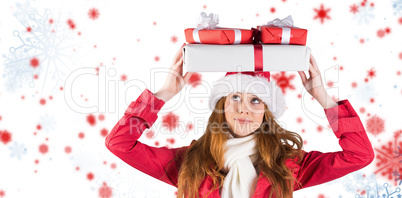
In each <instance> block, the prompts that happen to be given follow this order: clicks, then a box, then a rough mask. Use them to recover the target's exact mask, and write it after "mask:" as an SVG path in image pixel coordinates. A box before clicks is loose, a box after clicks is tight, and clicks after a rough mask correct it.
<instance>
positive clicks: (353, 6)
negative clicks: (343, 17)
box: [350, 4, 359, 14]
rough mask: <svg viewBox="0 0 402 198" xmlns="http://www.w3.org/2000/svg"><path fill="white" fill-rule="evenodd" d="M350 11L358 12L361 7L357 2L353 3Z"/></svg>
mask: <svg viewBox="0 0 402 198" xmlns="http://www.w3.org/2000/svg"><path fill="white" fill-rule="evenodd" d="M350 12H351V13H353V14H356V12H359V7H358V6H357V5H356V4H353V5H351V6H350Z"/></svg>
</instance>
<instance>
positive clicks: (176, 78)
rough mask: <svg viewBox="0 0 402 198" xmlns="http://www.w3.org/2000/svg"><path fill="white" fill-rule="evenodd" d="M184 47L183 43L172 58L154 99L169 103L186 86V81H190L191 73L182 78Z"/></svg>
mask: <svg viewBox="0 0 402 198" xmlns="http://www.w3.org/2000/svg"><path fill="white" fill-rule="evenodd" d="M185 45H186V43H184V44H183V45H182V46H181V48H180V49H179V51H177V53H176V55H175V56H174V58H173V62H172V66H170V69H169V73H168V75H167V78H166V80H165V83H164V85H163V86H162V88H161V89H159V91H157V92H156V93H155V94H154V95H155V97H157V98H159V99H161V100H163V101H164V102H167V101H169V100H170V99H171V98H173V96H175V95H176V94H178V93H179V92H180V91H181V89H183V87H184V86H185V85H186V84H187V82H188V79H190V77H191V75H192V74H193V72H187V73H186V74H185V75H184V76H183V51H182V48H183V47H184V46H185Z"/></svg>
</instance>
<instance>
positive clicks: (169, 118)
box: [162, 112, 179, 131]
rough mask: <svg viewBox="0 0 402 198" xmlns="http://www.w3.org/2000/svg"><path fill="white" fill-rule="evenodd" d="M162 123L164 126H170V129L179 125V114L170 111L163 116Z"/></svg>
mask: <svg viewBox="0 0 402 198" xmlns="http://www.w3.org/2000/svg"><path fill="white" fill-rule="evenodd" d="M162 124H163V126H164V127H166V128H168V129H169V130H170V131H171V130H173V129H174V128H176V127H177V126H179V116H178V115H176V114H174V113H172V112H169V113H168V114H166V115H164V116H163V117H162Z"/></svg>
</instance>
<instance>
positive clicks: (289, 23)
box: [267, 15, 293, 27]
mask: <svg viewBox="0 0 402 198" xmlns="http://www.w3.org/2000/svg"><path fill="white" fill-rule="evenodd" d="M267 25H273V26H277V27H293V19H292V15H289V16H288V17H286V18H284V19H282V20H281V19H278V18H276V19H274V20H272V21H269V22H268V23H267Z"/></svg>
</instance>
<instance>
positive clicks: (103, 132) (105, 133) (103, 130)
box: [101, 128, 109, 137]
mask: <svg viewBox="0 0 402 198" xmlns="http://www.w3.org/2000/svg"><path fill="white" fill-rule="evenodd" d="M108 133H109V131H108V130H107V129H105V128H103V129H102V130H101V136H103V137H106V136H107V134H108Z"/></svg>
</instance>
